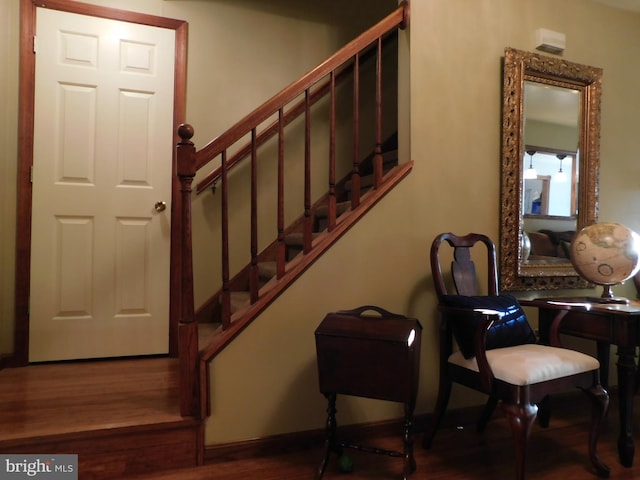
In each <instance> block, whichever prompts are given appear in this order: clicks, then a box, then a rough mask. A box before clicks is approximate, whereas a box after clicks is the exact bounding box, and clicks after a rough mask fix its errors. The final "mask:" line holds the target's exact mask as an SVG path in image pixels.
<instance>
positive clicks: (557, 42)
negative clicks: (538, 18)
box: [536, 28, 566, 55]
mask: <svg viewBox="0 0 640 480" xmlns="http://www.w3.org/2000/svg"><path fill="white" fill-rule="evenodd" d="M565 45H566V36H565V34H564V33H560V32H554V31H553V30H547V29H546V28H539V29H538V30H536V49H537V50H542V51H543V52H547V53H554V54H556V55H559V54H561V53H562V52H564V47H565Z"/></svg>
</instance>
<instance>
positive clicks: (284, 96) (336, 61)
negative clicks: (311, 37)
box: [196, 1, 408, 170]
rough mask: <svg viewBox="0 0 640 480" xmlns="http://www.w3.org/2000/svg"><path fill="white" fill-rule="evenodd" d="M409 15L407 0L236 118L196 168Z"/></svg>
mask: <svg viewBox="0 0 640 480" xmlns="http://www.w3.org/2000/svg"><path fill="white" fill-rule="evenodd" d="M407 15H408V4H407V2H406V1H404V2H402V4H401V5H400V6H399V7H398V8H397V9H396V10H395V11H394V12H393V13H391V14H390V15H389V16H387V17H386V18H384V19H383V20H381V21H380V22H378V23H377V24H376V25H374V26H373V27H371V28H369V29H368V30H367V31H365V32H364V33H362V34H361V35H359V36H358V37H356V38H355V39H354V40H352V41H351V42H349V43H348V44H347V45H345V46H344V47H342V48H341V49H340V50H338V51H337V52H336V53H335V54H333V55H332V56H331V57H329V58H328V59H327V60H325V61H324V62H323V63H321V64H320V65H318V66H317V67H315V68H314V69H313V70H311V71H310V72H308V73H307V74H306V75H304V76H302V77H301V78H300V79H298V80H296V81H295V82H293V83H292V84H291V85H289V86H288V87H286V88H284V89H283V90H281V91H280V93H278V94H276V95H274V96H273V97H271V98H270V99H269V100H267V101H266V102H265V103H263V104H262V105H261V106H260V107H258V108H256V109H255V110H254V111H253V112H251V113H249V114H248V115H247V116H246V117H244V118H243V119H241V120H240V121H239V122H237V123H236V124H235V125H234V126H233V127H231V128H230V129H228V130H227V131H225V132H224V133H222V134H221V135H219V136H218V137H216V138H215V139H213V140H212V141H211V142H209V143H208V144H207V145H205V146H204V147H202V148H201V149H200V150H198V151H197V152H196V170H200V169H201V168H202V167H203V166H205V165H206V164H207V163H209V162H210V161H211V160H213V159H214V158H216V157H217V156H218V155H220V154H221V153H222V152H223V151H224V150H227V149H228V148H229V147H230V146H231V145H233V144H234V143H235V142H237V141H238V140H240V139H241V138H242V137H244V136H245V135H247V134H248V133H249V132H251V130H252V129H253V128H254V127H255V126H256V125H260V124H261V123H262V122H264V121H265V120H267V119H268V118H270V117H271V116H272V115H274V114H276V113H277V112H278V110H280V108H282V106H283V105H287V104H288V103H289V102H291V101H293V100H294V99H295V98H297V97H298V96H299V95H302V94H303V93H304V92H305V91H306V90H307V89H309V88H311V87H312V86H313V85H314V84H316V83H317V82H319V81H320V80H321V79H322V78H324V77H326V76H327V75H329V73H331V72H333V71H335V70H337V69H338V68H339V67H340V66H341V65H342V64H344V63H346V62H348V61H349V60H350V59H351V58H352V57H354V56H355V55H356V54H358V53H359V52H361V51H362V50H364V49H365V48H366V47H368V46H369V45H370V44H372V43H374V42H376V41H377V40H378V39H379V38H380V37H381V36H382V35H381V33H380V32H389V31H392V30H394V29H395V28H396V27H397V26H398V25H400V28H404V26H405V24H406V20H407Z"/></svg>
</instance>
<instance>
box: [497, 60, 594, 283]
mask: <svg viewBox="0 0 640 480" xmlns="http://www.w3.org/2000/svg"><path fill="white" fill-rule="evenodd" d="M525 81H532V82H538V83H542V84H546V85H550V86H555V87H561V88H567V89H571V90H574V91H577V92H578V93H579V95H580V102H579V103H580V112H579V122H578V137H579V138H578V153H579V168H578V175H579V177H578V199H577V200H578V209H577V215H576V218H577V224H576V230H577V231H579V230H580V229H581V228H583V227H585V226H587V225H591V224H592V223H595V222H596V221H597V215H598V169H599V155H600V97H601V92H602V69H600V68H596V67H590V66H587V65H580V64H576V63H571V62H568V61H566V60H563V59H562V58H556V57H548V56H544V55H539V54H535V53H530V52H523V51H520V50H515V49H513V48H506V49H505V55H504V71H503V105H502V160H501V198H500V200H501V201H500V218H501V230H500V289H501V290H503V291H524V290H555V289H565V288H585V287H587V286H588V283H587V282H586V281H584V280H582V279H581V278H580V277H579V276H578V274H577V273H576V271H575V270H574V268H573V266H572V265H571V262H570V261H569V260H568V259H566V261H565V260H561V259H559V260H557V261H554V262H549V263H545V262H531V261H529V260H527V258H526V252H525V250H526V248H525V246H524V245H525V235H523V231H524V230H523V225H524V215H523V184H524V179H523V170H524V169H523V161H524V157H525V152H524V148H525V146H524V83H525ZM543 146H544V145H543Z"/></svg>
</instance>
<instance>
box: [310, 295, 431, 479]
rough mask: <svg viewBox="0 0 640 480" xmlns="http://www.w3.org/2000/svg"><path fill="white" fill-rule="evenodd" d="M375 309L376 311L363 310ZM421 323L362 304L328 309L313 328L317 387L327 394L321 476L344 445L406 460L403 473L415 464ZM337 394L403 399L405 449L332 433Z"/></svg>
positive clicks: (381, 398)
mask: <svg viewBox="0 0 640 480" xmlns="http://www.w3.org/2000/svg"><path fill="white" fill-rule="evenodd" d="M367 312H374V313H375V315H370V314H369V315H365V313H367ZM421 335H422V326H421V325H420V322H418V320H416V319H410V318H407V317H405V316H402V315H397V314H393V313H390V312H388V311H386V310H383V309H381V308H379V307H373V306H364V307H360V308H357V309H355V310H348V311H339V312H334V313H329V314H328V315H327V316H326V317H325V318H324V320H323V321H322V323H321V324H320V325H319V326H318V328H317V329H316V332H315V337H316V353H317V360H318V380H319V384H320V392H321V393H322V394H323V395H324V396H325V397H326V398H327V400H328V402H329V406H328V408H327V423H326V431H327V438H326V440H325V453H324V457H323V459H322V461H321V463H320V466H319V468H318V472H317V475H316V478H317V479H321V478H322V475H323V474H324V471H325V468H326V466H327V461H328V460H329V456H330V454H331V452H334V453H336V454H338V455H341V454H342V450H343V448H354V449H358V450H362V451H365V452H369V453H376V454H384V455H390V456H394V457H402V458H403V459H404V464H403V475H404V478H405V479H406V478H407V477H408V475H409V474H410V473H411V472H413V471H414V470H415V469H416V464H415V460H414V457H413V438H412V427H413V411H414V409H415V404H416V396H417V393H418V377H419V368H420V342H421ZM338 394H343V395H354V396H359V397H366V398H373V399H378V400H388V401H393V402H401V403H404V413H405V418H404V437H403V443H404V450H403V452H396V451H391V450H384V449H379V448H374V447H369V446H365V445H358V444H353V443H350V442H347V441H341V440H338V439H337V436H336V429H337V423H336V397H337V395H338Z"/></svg>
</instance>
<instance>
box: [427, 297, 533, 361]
mask: <svg viewBox="0 0 640 480" xmlns="http://www.w3.org/2000/svg"><path fill="white" fill-rule="evenodd" d="M440 303H441V304H443V305H447V306H450V307H457V308H468V309H483V310H493V311H496V312H498V313H499V314H500V320H499V321H496V322H495V323H494V324H493V325H492V326H491V328H490V329H489V332H488V333H487V339H486V349H487V350H491V349H494V348H504V347H512V346H515V345H522V344H524V343H536V336H535V333H534V332H533V330H532V329H531V325H529V322H528V321H527V316H526V315H525V313H524V310H522V307H521V306H520V302H518V300H517V299H516V298H515V297H514V296H513V295H509V294H508V293H503V294H500V295H491V296H473V297H468V296H465V295H443V296H442V298H441V299H440ZM480 322H481V320H480V319H479V318H478V317H477V316H472V315H468V316H466V315H465V316H461V318H459V319H456V320H455V321H452V322H451V329H452V330H453V336H454V338H455V339H456V342H457V343H458V346H459V347H460V351H461V352H462V355H464V357H465V358H467V359H469V358H472V357H474V356H475V346H474V342H475V336H476V331H477V329H478V326H479V325H480Z"/></svg>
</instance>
